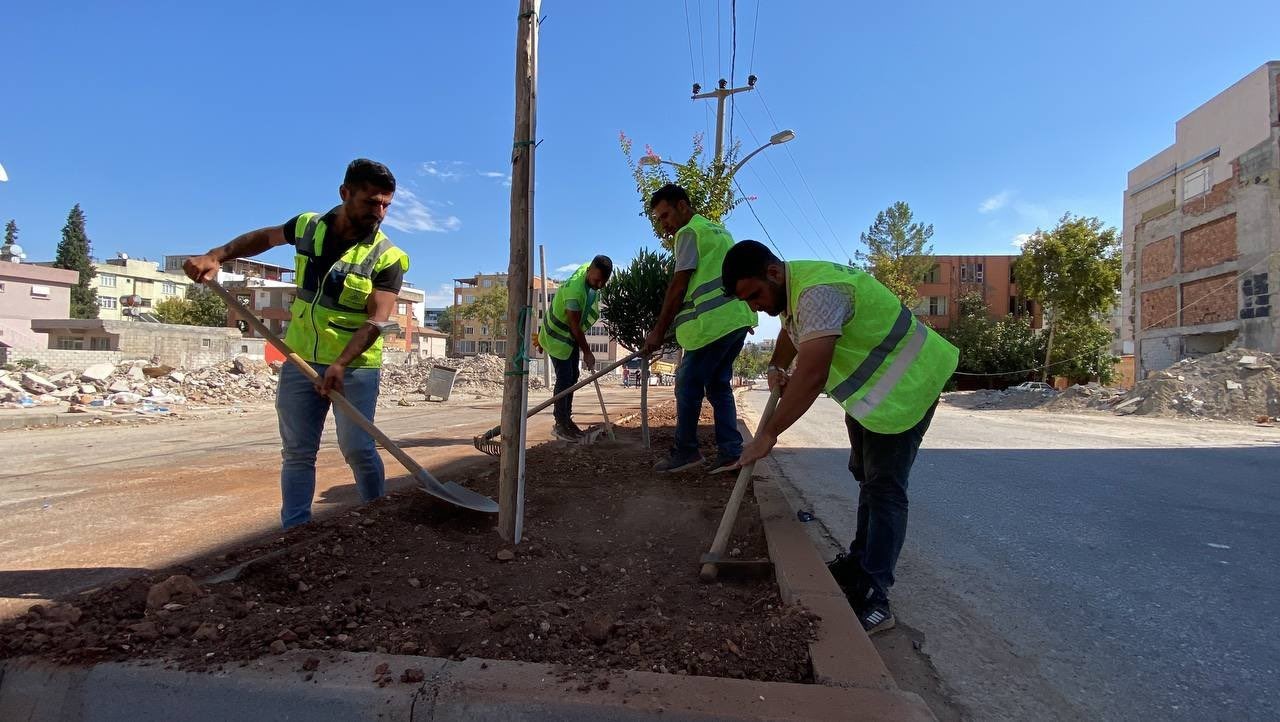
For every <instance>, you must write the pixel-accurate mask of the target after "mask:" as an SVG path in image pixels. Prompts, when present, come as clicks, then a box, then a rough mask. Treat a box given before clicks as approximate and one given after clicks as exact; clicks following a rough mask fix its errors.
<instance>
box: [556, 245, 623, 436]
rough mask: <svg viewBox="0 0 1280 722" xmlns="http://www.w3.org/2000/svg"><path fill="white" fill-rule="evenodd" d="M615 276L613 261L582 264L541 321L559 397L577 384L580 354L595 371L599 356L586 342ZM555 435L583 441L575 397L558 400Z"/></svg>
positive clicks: (605, 258) (600, 259) (590, 370)
mask: <svg viewBox="0 0 1280 722" xmlns="http://www.w3.org/2000/svg"><path fill="white" fill-rule="evenodd" d="M612 274H613V261H612V260H610V259H609V257H608V256H596V257H595V258H593V259H591V262H590V263H584V264H582V265H581V266H579V267H578V270H576V271H574V272H573V275H572V276H569V280H567V281H565V282H564V283H562V284H560V287H559V288H557V289H556V295H555V298H554V299H552V301H551V308H550V309H548V312H547V316H546V318H544V319H542V327H541V328H540V329H539V330H538V345H539V346H541V347H542V350H543V351H546V352H547V356H548V357H549V358H550V359H551V363H552V365H553V366H554V367H555V370H556V386H555V393H557V394H558V393H560V392H561V391H564V390H565V389H568V388H570V387H572V386H573V385H574V384H576V383H578V355H579V352H581V355H582V367H583V368H585V369H587V372H588V373H594V372H595V368H596V355H595V354H594V353H592V351H591V344H590V343H588V341H587V331H588V330H589V329H590V328H591V327H592V326H594V325H595V323H596V321H597V320H598V319H599V318H600V289H602V288H604V284H606V283H608V282H609V276H611V275H612ZM552 433H553V434H555V435H556V437H557V438H560V439H564V440H565V441H576V440H577V439H579V438H581V436H582V433H583V432H582V429H580V428H578V425H577V424H575V423H573V394H567V395H565V397H564V398H562V399H560V400H558V401H556V403H555V426H554V428H553V429H552Z"/></svg>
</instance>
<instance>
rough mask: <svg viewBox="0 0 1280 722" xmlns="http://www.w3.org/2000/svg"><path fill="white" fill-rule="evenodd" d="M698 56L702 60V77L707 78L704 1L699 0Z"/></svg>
mask: <svg viewBox="0 0 1280 722" xmlns="http://www.w3.org/2000/svg"><path fill="white" fill-rule="evenodd" d="M698 56H699V57H700V58H702V77H703V78H704V79H705V78H706V77H707V33H706V30H704V29H703V27H702V0H698Z"/></svg>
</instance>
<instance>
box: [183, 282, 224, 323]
mask: <svg viewBox="0 0 1280 722" xmlns="http://www.w3.org/2000/svg"><path fill="white" fill-rule="evenodd" d="M186 301H187V303H188V304H189V308H188V311H187V316H186V319H187V320H186V323H187V325H190V326H226V325H227V304H225V303H223V302H222V298H221V297H219V296H218V294H216V293H214V292H213V291H210V290H209V289H207V288H205V287H204V286H200V285H196V284H192V285H190V286H188V287H187V298H186Z"/></svg>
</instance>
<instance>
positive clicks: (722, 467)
mask: <svg viewBox="0 0 1280 722" xmlns="http://www.w3.org/2000/svg"><path fill="white" fill-rule="evenodd" d="M736 463H738V457H736V456H723V455H721V456H717V457H716V460H715V461H714V462H712V463H711V471H710V472H708V473H711V474H721V473H724V472H726V471H736V469H734V468H733V465H734V464H736Z"/></svg>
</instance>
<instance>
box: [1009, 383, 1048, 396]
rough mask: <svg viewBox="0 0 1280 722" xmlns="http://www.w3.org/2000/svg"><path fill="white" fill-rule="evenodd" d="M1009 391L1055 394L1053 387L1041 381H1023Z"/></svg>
mask: <svg viewBox="0 0 1280 722" xmlns="http://www.w3.org/2000/svg"><path fill="white" fill-rule="evenodd" d="M1009 390H1010V391H1023V392H1032V393H1037V394H1052V393H1057V392H1056V391H1054V389H1053V387H1052V386H1050V385H1049V384H1046V383H1045V382H1043V381H1023V382H1022V383H1020V384H1018V385H1017V386H1014V387H1013V388H1011V389H1009Z"/></svg>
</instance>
